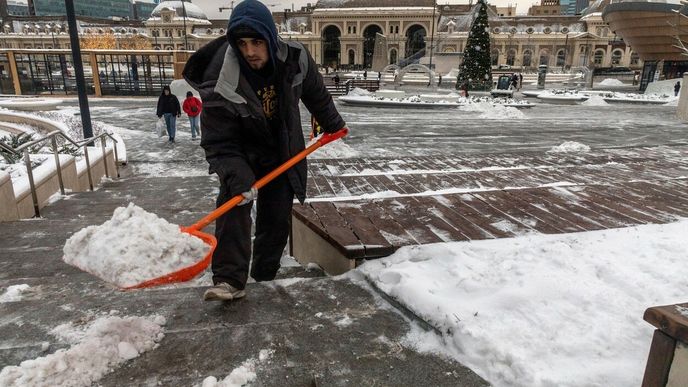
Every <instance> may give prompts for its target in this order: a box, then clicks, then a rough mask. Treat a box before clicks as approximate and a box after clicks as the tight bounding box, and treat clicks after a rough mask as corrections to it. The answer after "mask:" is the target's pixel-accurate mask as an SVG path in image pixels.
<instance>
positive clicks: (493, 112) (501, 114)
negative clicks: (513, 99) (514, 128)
mask: <svg viewBox="0 0 688 387" xmlns="http://www.w3.org/2000/svg"><path fill="white" fill-rule="evenodd" d="M460 109H461V110H463V111H469V112H479V113H481V114H480V117H479V118H483V119H489V120H512V119H524V118H526V115H525V114H523V112H522V111H520V110H518V109H516V108H515V107H511V106H504V105H495V104H493V103H492V102H475V103H470V104H468V105H464V106H461V107H460Z"/></svg>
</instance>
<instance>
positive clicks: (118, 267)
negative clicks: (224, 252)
mask: <svg viewBox="0 0 688 387" xmlns="http://www.w3.org/2000/svg"><path fill="white" fill-rule="evenodd" d="M208 249H209V247H208V246H207V245H206V244H205V243H204V242H203V241H202V240H200V239H199V238H196V237H193V236H191V235H189V234H186V233H182V232H181V231H180V229H179V226H177V225H174V224H171V223H169V222H167V221H166V220H164V219H161V218H158V217H157V216H156V215H155V214H152V213H149V212H146V211H145V210H143V209H142V208H141V207H138V206H136V205H134V204H133V203H129V206H127V207H119V208H117V209H116V210H115V212H114V214H113V216H112V219H110V220H108V221H107V222H105V223H103V224H102V225H99V226H89V227H86V228H83V229H81V230H80V231H78V232H77V233H75V234H74V235H73V236H72V237H71V238H69V239H68V240H67V242H66V243H65V246H64V257H63V259H64V261H65V262H67V263H68V264H70V265H74V266H76V267H78V268H80V269H82V270H84V271H87V272H89V273H91V274H93V275H95V276H98V277H99V278H101V279H103V280H105V281H107V282H109V283H112V284H115V285H117V286H119V287H128V286H133V285H136V284H139V283H141V282H143V281H146V280H150V279H153V278H157V277H160V276H162V275H165V274H169V273H172V272H174V271H176V270H179V269H181V268H184V267H187V266H189V265H192V264H194V263H196V262H197V261H200V260H201V259H202V258H203V257H204V256H205V255H206V253H207V251H208Z"/></svg>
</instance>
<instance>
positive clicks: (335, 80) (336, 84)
mask: <svg viewBox="0 0 688 387" xmlns="http://www.w3.org/2000/svg"><path fill="white" fill-rule="evenodd" d="M332 80H333V81H334V88H335V89H337V90H339V74H335V75H334V77H332Z"/></svg>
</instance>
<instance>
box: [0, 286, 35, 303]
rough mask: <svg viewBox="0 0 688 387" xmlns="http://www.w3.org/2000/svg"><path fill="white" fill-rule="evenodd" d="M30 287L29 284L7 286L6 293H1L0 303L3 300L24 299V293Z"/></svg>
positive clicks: (14, 300) (15, 300)
mask: <svg viewBox="0 0 688 387" xmlns="http://www.w3.org/2000/svg"><path fill="white" fill-rule="evenodd" d="M29 288H30V286H29V285H27V284H21V285H12V286H9V287H7V290H5V293H3V294H0V303H3V302H17V301H21V300H22V293H24V292H25V291H27V290H28V289H29Z"/></svg>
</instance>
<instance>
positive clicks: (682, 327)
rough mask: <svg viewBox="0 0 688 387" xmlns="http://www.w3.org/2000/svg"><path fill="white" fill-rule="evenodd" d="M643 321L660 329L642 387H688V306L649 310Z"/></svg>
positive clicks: (654, 336)
mask: <svg viewBox="0 0 688 387" xmlns="http://www.w3.org/2000/svg"><path fill="white" fill-rule="evenodd" d="M643 318H644V319H645V321H647V322H649V323H650V324H652V325H653V326H654V327H655V328H657V329H656V330H655V333H654V335H653V337H652V344H651V346H650V354H649V356H648V359H647V365H646V367H645V376H644V377H643V384H642V386H643V387H660V386H661V387H663V386H670V387H684V386H688V303H685V304H676V305H666V306H655V307H652V308H648V309H647V310H646V311H645V315H644V316H643Z"/></svg>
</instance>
